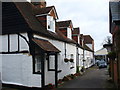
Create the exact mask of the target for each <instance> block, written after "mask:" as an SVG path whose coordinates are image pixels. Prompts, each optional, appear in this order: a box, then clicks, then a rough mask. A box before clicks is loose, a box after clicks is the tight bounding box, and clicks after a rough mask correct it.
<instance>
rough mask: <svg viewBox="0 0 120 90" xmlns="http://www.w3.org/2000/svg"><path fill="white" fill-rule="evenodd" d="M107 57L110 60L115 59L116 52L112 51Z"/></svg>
mask: <svg viewBox="0 0 120 90" xmlns="http://www.w3.org/2000/svg"><path fill="white" fill-rule="evenodd" d="M107 56H108V58H110V59H115V58H116V52H114V51H112V52H109V53H108V55H107Z"/></svg>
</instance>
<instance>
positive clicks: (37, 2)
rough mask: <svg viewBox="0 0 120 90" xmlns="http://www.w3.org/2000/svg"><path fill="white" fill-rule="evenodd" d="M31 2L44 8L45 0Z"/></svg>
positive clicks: (32, 0)
mask: <svg viewBox="0 0 120 90" xmlns="http://www.w3.org/2000/svg"><path fill="white" fill-rule="evenodd" d="M31 3H32V4H33V5H35V6H36V7H38V8H45V7H46V1H45V0H31Z"/></svg>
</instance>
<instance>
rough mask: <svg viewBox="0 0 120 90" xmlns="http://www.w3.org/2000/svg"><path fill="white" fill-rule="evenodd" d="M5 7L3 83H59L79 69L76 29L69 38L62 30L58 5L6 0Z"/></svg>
mask: <svg viewBox="0 0 120 90" xmlns="http://www.w3.org/2000/svg"><path fill="white" fill-rule="evenodd" d="M41 7H42V8H41ZM2 10H3V13H2V18H3V20H2V23H3V27H2V34H1V35H0V39H1V40H2V49H0V57H1V56H2V83H3V84H10V85H19V86H23V87H38V88H41V87H44V86H45V85H47V84H49V83H53V84H55V86H56V87H57V80H58V79H61V78H63V77H64V76H65V75H68V74H74V73H75V72H76V42H75V41H74V40H72V33H71V32H72V31H71V32H69V38H67V37H65V36H64V35H63V34H62V33H61V32H60V31H59V30H58V27H57V25H55V23H56V20H57V19H58V16H57V13H56V10H55V7H54V6H51V7H46V2H42V3H29V2H22V3H21V2H4V3H3V5H2ZM69 30H70V29H69ZM65 58H68V59H73V62H65V61H64V59H65Z"/></svg>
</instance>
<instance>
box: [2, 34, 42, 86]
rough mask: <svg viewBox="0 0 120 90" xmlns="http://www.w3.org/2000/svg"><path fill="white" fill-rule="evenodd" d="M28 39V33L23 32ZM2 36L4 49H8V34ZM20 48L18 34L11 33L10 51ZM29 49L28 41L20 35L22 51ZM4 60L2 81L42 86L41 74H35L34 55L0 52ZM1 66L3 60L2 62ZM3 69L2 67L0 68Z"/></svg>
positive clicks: (4, 50)
mask: <svg viewBox="0 0 120 90" xmlns="http://www.w3.org/2000/svg"><path fill="white" fill-rule="evenodd" d="M21 35H23V36H24V37H26V39H27V40H28V36H27V33H21ZM0 38H2V50H1V51H0V52H7V51H8V50H7V49H8V46H7V43H8V36H7V35H3V36H0ZM17 50H18V36H17V35H16V34H10V52H12V51H17ZM23 50H28V51H29V47H28V44H27V42H26V41H25V40H24V39H23V38H22V37H20V51H23ZM0 57H2V59H0V61H2V82H3V83H6V84H16V85H23V86H28V87H41V75H34V74H33V71H32V70H33V65H32V64H33V62H32V56H30V55H29V54H0ZM0 67H1V62H0ZM0 70H1V68H0Z"/></svg>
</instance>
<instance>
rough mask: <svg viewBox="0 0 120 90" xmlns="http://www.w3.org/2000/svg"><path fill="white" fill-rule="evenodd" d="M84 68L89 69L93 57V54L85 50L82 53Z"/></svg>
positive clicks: (92, 62)
mask: <svg viewBox="0 0 120 90" xmlns="http://www.w3.org/2000/svg"><path fill="white" fill-rule="evenodd" d="M84 59H85V62H84V67H85V68H89V67H91V66H92V65H93V64H94V57H93V52H91V51H88V50H85V51H84Z"/></svg>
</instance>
